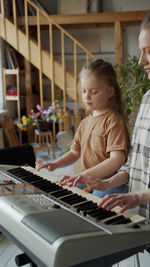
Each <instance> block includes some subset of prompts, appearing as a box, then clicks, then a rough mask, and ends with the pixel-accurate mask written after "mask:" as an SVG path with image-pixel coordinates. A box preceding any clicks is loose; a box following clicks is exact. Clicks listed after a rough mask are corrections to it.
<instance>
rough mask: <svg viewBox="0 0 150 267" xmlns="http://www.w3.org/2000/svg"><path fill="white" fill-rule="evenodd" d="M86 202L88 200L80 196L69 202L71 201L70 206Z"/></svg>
mask: <svg viewBox="0 0 150 267" xmlns="http://www.w3.org/2000/svg"><path fill="white" fill-rule="evenodd" d="M84 200H86V199H84V198H83V197H82V196H78V197H76V198H75V199H71V200H69V201H68V204H70V205H75V204H77V203H81V202H82V201H84Z"/></svg>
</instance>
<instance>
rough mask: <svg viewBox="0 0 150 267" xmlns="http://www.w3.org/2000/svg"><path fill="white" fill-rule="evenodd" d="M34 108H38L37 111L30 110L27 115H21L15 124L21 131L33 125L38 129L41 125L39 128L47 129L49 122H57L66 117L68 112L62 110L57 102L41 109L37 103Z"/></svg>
mask: <svg viewBox="0 0 150 267" xmlns="http://www.w3.org/2000/svg"><path fill="white" fill-rule="evenodd" d="M36 108H37V110H38V111H37V112H35V111H34V110H31V111H30V114H29V116H28V117H26V116H23V117H22V122H21V123H18V124H17V126H18V128H19V129H21V130H23V131H27V130H28V129H32V128H35V127H39V129H40V125H41V129H40V130H42V131H46V130H48V129H49V125H50V123H58V122H60V121H63V120H65V119H67V118H68V113H67V112H64V111H63V109H62V108H61V107H60V105H59V103H57V102H55V103H54V104H53V105H51V106H49V107H48V108H47V109H43V108H42V107H41V106H40V105H39V104H38V105H37V106H36Z"/></svg>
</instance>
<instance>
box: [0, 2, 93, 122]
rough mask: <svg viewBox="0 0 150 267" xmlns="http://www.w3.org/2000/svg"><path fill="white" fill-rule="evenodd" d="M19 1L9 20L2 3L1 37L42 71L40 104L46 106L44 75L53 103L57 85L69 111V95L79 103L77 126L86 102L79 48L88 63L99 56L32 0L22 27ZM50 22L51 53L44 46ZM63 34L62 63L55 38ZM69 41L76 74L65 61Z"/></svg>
mask: <svg viewBox="0 0 150 267" xmlns="http://www.w3.org/2000/svg"><path fill="white" fill-rule="evenodd" d="M16 3H17V2H16V0H12V14H13V17H10V18H6V17H5V12H4V0H1V13H0V36H1V37H2V38H3V39H4V40H5V41H6V42H8V43H9V44H10V45H11V46H12V47H13V48H14V49H16V50H17V51H18V52H19V53H20V54H21V55H22V56H23V57H24V58H26V59H27V60H28V61H29V62H31V63H32V64H33V65H34V66H35V67H36V68H37V69H38V70H39V82H40V104H41V106H43V81H42V76H43V74H44V75H45V76H46V77H48V78H49V79H50V80H51V95H52V99H51V100H50V101H51V102H52V103H53V102H54V101H55V85H57V86H58V87H59V88H60V89H61V90H63V105H64V110H66V94H68V95H69V96H70V97H71V98H72V99H73V100H74V101H75V102H74V103H75V115H76V124H78V108H77V105H78V103H80V104H81V105H82V102H81V100H80V97H79V95H78V91H77V83H78V66H77V65H78V52H77V51H78V49H80V51H81V50H82V53H83V52H84V53H85V57H84V58H85V63H88V62H89V61H90V60H93V59H95V58H96V57H95V56H94V55H92V54H91V52H90V51H88V50H87V49H86V48H85V47H84V46H83V45H82V44H80V43H79V42H78V41H77V40H76V39H75V38H73V37H72V36H71V35H70V34H69V33H68V32H67V31H65V30H64V29H63V28H62V27H61V26H59V25H58V24H56V23H55V21H54V20H52V19H51V18H50V17H49V16H48V15H47V14H46V13H45V12H44V11H42V10H40V9H39V7H38V6H36V5H35V4H33V3H32V2H31V1H30V0H24V16H25V27H24V28H19V25H18V23H17V17H18V16H17V8H16ZM29 5H31V6H32V8H34V10H35V11H36V21H37V25H36V29H37V40H34V39H33V37H32V36H31V35H30V29H29V15H28V11H29ZM43 19H44V20H47V24H48V25H49V28H48V32H49V51H46V50H44V49H42V47H41V21H42V20H43ZM54 28H55V30H57V31H59V34H60V36H61V56H60V60H58V59H56V58H54V52H53V47H54V38H53V29H54ZM66 37H67V38H69V40H70V41H71V42H72V45H73V66H74V71H73V72H71V71H69V70H68V69H67V68H66V65H65V62H66V58H65V38H66Z"/></svg>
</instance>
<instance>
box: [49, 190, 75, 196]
mask: <svg viewBox="0 0 150 267" xmlns="http://www.w3.org/2000/svg"><path fill="white" fill-rule="evenodd" d="M70 194H73V193H72V191H70V190H67V189H59V191H56V192H53V193H51V196H54V197H56V198H60V197H63V196H67V195H70Z"/></svg>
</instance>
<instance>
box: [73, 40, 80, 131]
mask: <svg viewBox="0 0 150 267" xmlns="http://www.w3.org/2000/svg"><path fill="white" fill-rule="evenodd" d="M73 55H74V89H75V92H74V95H75V124H76V128H77V127H78V124H79V114H78V92H77V83H78V80H77V44H76V42H75V41H74V42H73Z"/></svg>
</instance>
